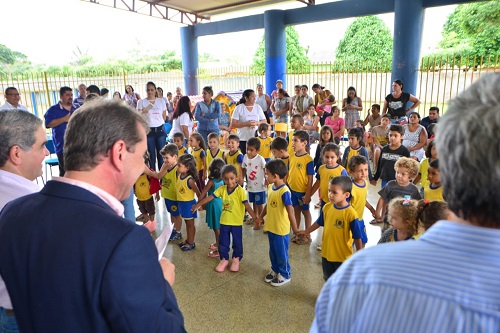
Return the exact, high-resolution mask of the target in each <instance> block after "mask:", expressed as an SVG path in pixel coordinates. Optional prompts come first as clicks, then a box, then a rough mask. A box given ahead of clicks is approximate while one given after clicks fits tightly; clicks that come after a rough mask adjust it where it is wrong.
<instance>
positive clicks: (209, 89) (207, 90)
mask: <svg viewBox="0 0 500 333" xmlns="http://www.w3.org/2000/svg"><path fill="white" fill-rule="evenodd" d="M203 90H205V91H206V92H207V93H209V94H210V96H213V95H214V91H213V90H212V86H206V87H203Z"/></svg>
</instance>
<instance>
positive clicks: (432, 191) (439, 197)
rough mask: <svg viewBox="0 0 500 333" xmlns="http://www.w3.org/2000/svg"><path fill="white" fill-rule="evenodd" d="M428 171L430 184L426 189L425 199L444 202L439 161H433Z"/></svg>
mask: <svg viewBox="0 0 500 333" xmlns="http://www.w3.org/2000/svg"><path fill="white" fill-rule="evenodd" d="M427 170H428V171H427V179H428V180H429V183H428V185H426V186H425V187H424V199H425V200H429V201H444V198H443V186H442V184H441V172H440V171H439V160H434V161H432V162H431V163H430V164H429V168H428V169H427Z"/></svg>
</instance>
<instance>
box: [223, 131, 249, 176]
mask: <svg viewBox="0 0 500 333" xmlns="http://www.w3.org/2000/svg"><path fill="white" fill-rule="evenodd" d="M227 147H228V148H229V152H228V153H227V154H226V155H225V156H224V160H225V162H226V164H228V165H232V166H234V167H235V168H236V172H237V176H238V183H239V184H240V185H242V186H243V172H242V170H241V163H243V157H244V156H243V154H242V153H241V151H240V137H239V136H237V135H236V134H231V135H229V137H228V138H227Z"/></svg>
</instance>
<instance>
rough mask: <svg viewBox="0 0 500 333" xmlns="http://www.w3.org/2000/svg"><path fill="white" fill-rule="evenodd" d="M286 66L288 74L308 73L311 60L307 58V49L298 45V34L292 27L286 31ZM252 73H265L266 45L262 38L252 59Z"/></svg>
mask: <svg viewBox="0 0 500 333" xmlns="http://www.w3.org/2000/svg"><path fill="white" fill-rule="evenodd" d="M285 31H286V66H287V70H288V72H289V73H300V72H309V70H310V65H311V60H309V57H308V56H307V53H308V51H309V49H306V48H305V47H303V46H302V45H300V43H299V33H298V32H297V30H295V27H293V26H287V27H286V29H285ZM251 68H252V71H253V72H254V73H256V74H264V73H265V71H266V45H265V39H264V36H262V40H261V41H260V43H259V46H258V47H257V50H256V51H255V55H254V57H253V64H252V67H251Z"/></svg>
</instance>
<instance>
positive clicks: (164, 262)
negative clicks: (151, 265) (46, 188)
mask: <svg viewBox="0 0 500 333" xmlns="http://www.w3.org/2000/svg"><path fill="white" fill-rule="evenodd" d="M160 266H161V270H162V271H163V277H164V278H165V280H167V282H168V283H169V284H170V286H173V285H174V282H175V265H174V264H172V263H171V262H170V260H168V259H167V258H161V259H160Z"/></svg>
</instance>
